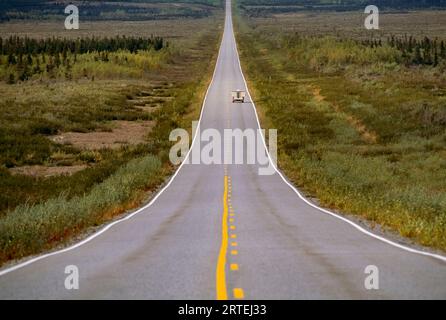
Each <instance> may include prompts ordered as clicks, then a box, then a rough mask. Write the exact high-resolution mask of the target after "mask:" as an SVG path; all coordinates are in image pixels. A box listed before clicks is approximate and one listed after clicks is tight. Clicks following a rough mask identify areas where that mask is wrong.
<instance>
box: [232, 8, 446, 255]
mask: <svg viewBox="0 0 446 320" xmlns="http://www.w3.org/2000/svg"><path fill="white" fill-rule="evenodd" d="M231 17H232V15H231ZM231 22H232V18H231ZM232 35H233V38H234V43H235V48H236V54H237V61H238V66H239V68H240V73H241V74H242V78H243V82H244V83H245V87H246V92H247V93H248V97H249V100H250V101H251V107H252V108H253V109H254V114H255V116H256V119H257V125H258V127H259V129H260V128H261V126H260V121H259V116H258V115H257V110H256V105H255V103H254V100H253V99H252V97H251V94H250V92H249V89H248V84H247V82H246V79H245V76H244V74H243V70H242V66H241V64H240V57H239V54H238V48H237V41H236V40H235V35H234V32H233V33H232ZM260 134H261V136H262V140H263V146H264V148H265V150H266V153H267V154H268V159H269V161H270V163H271V164H272V166H273V168H274V170H275V171H276V172H277V173H278V174H279V176H280V177H281V178H282V180H283V181H284V182H285V183H286V184H287V185H288V186H289V187H290V188H291V189H292V190H293V191H294V192H295V193H296V194H297V195H298V196H299V198H300V199H302V200H303V201H304V202H305V203H306V204H308V205H309V206H311V207H313V208H315V209H317V210H319V211H322V212H324V213H326V214H329V215H331V216H333V217H335V218H337V219H340V220H342V221H344V222H346V223H348V224H349V225H351V226H353V227H354V228H356V229H357V230H359V231H361V232H362V233H365V234H366V235H368V236H370V237H372V238H375V239H377V240H380V241H382V242H385V243H387V244H390V245H391V246H394V247H397V248H399V249H402V250H405V251H408V252H412V253H416V254H420V255H423V256H428V257H431V258H435V259H439V260H441V261H443V262H446V257H445V256H442V255H439V254H435V253H430V252H426V251H420V250H416V249H413V248H410V247H407V246H404V245H402V244H399V243H396V242H393V241H391V240H389V239H386V238H384V237H381V236H379V235H377V234H374V233H372V232H370V231H368V230H366V229H364V228H363V227H361V226H360V225H358V224H356V223H354V222H353V221H351V220H349V219H347V218H345V217H343V216H340V215H338V214H336V213H334V212H332V211H329V210H327V209H324V208H321V207H318V206H317V205H315V204H313V203H311V202H310V201H308V200H307V199H306V198H305V197H304V196H303V195H302V194H301V193H300V192H299V191H298V190H297V189H296V187H294V186H293V185H292V184H291V183H290V182H289V181H288V180H287V179H286V178H285V177H284V175H283V174H282V173H281V172H280V170H279V169H277V167H276V164H275V163H274V161H273V160H272V159H271V155H270V154H269V151H268V148H267V146H266V142H265V137H264V136H263V133H262V131H260Z"/></svg>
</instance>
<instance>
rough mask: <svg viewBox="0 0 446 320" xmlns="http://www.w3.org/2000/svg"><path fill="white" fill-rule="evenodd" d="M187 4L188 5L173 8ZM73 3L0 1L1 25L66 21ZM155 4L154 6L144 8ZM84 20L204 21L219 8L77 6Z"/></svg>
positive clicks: (214, 2)
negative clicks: (20, 21)
mask: <svg viewBox="0 0 446 320" xmlns="http://www.w3.org/2000/svg"><path fill="white" fill-rule="evenodd" d="M178 2H180V3H181V2H185V3H187V4H188V5H181V6H177V5H173V4H174V3H178ZM70 3H71V2H70V1H49V0H0V22H1V21H8V20H14V19H39V20H42V19H63V18H65V16H66V14H65V13H64V9H65V7H66V6H67V5H68V4H70ZM144 3H152V4H154V5H153V6H145V5H144ZM76 5H77V6H78V8H79V15H80V17H81V18H82V19H83V20H156V19H178V18H203V17H207V16H209V15H211V14H212V9H213V8H215V7H216V6H220V1H219V0H183V1H173V0H131V1H116V0H113V1H82V2H79V3H76Z"/></svg>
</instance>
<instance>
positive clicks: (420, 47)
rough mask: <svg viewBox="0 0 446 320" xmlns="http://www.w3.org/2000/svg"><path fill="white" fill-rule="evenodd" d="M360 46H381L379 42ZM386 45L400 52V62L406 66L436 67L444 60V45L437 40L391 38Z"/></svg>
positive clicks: (445, 52)
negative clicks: (401, 59)
mask: <svg viewBox="0 0 446 320" xmlns="http://www.w3.org/2000/svg"><path fill="white" fill-rule="evenodd" d="M362 44H363V45H366V46H370V47H372V48H373V47H381V46H382V45H383V43H382V41H381V40H364V41H362ZM387 44H388V45H390V46H391V47H392V48H396V49H397V50H399V51H401V52H402V58H403V61H402V62H403V63H406V64H417V65H420V64H422V65H432V66H437V65H438V64H439V62H440V61H441V60H446V44H445V43H444V41H438V39H433V40H432V39H430V38H428V37H424V39H423V40H417V39H415V38H414V37H412V36H409V37H408V36H404V37H395V36H391V37H389V38H388V39H387Z"/></svg>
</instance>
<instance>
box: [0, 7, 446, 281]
mask: <svg viewBox="0 0 446 320" xmlns="http://www.w3.org/2000/svg"><path fill="white" fill-rule="evenodd" d="M231 5H232V4H231ZM226 17H227V16H226V10H225V22H224V23H225V26H226ZM231 27H232V38H233V41H234V44H235V48H236V50H235V51H236V55H237V62H238V66H239V69H240V73H241V75H242V78H243V82H244V83H245V88H246V92H247V93H248V96H249V99H250V101H251V106H252V108H253V110H254V114H255V116H256V120H257V126H258V128H261V126H260V121H259V117H258V114H257V110H256V106H255V103H254V101H253V100H252V97H251V94H250V92H249V89H248V84H247V82H246V79H245V76H244V74H243V71H242V67H241V64H240V57H239V54H238V49H237V42H236V41H235V36H234V30H233V21H232V7H231ZM226 32H227V31H226V28H225V29H224V31H223V35H222V39H221V41H220V48H219V50H218V56H217V60H216V62H215V67H214V72H213V74H212V79H211V82H210V83H209V86H208V88H207V90H206V94H205V96H204V100H203V103H202V107H201V112H200V118H199V120H198V124H197V130H196V131H195V135H194V137H193V139H192V144H191V147H190V149H189V150H188V152H187V154H186V157H185V158H184V160H183V161H182V162H181V164H180V166H179V167H178V168H177V170H176V171H175V173H174V174H173V176H172V177H171V178H170V180H169V182H168V183H167V184H166V185H165V186H164V187H163V188H162V189H161V190H160V191H159V192H158V194H157V195H156V196H155V197H154V198H153V199H152V200H151V201H150V202H149V203H148V204H146V205H145V206H143V207H141V208H139V209H138V210H136V211H135V212H133V213H131V214H129V215H127V216H125V217H124V218H122V219H119V220H116V221H114V222H112V223H110V224H108V225H106V226H105V227H103V228H102V229H101V230H99V231H98V232H96V233H94V234H92V235H91V236H89V237H87V238H86V239H84V240H82V241H80V242H78V243H76V244H74V245H72V246H70V247H68V248H65V249H61V250H57V251H54V252H50V253H47V254H43V255H41V256H38V257H35V258H32V259H29V260H27V261H24V262H22V263H19V264H17V265H15V266H12V267H9V268H6V269H4V270H1V271H0V276H3V275H5V274H8V273H10V272H12V271H15V270H18V269H21V268H23V267H25V266H27V265H30V264H32V263H34V262H37V261H39V260H42V259H45V258H48V257H51V256H54V255H58V254H61V253H64V252H68V251H71V250H74V249H76V248H78V247H80V246H82V245H84V244H86V243H88V242H90V241H91V240H93V239H95V238H96V237H98V236H100V235H101V234H103V233H104V232H106V231H107V230H109V229H110V228H111V227H113V226H114V225H116V224H118V223H120V222H123V221H125V220H128V219H130V218H132V217H133V216H135V215H137V214H138V213H140V212H141V211H143V210H145V209H147V208H149V207H150V206H151V205H152V204H153V203H154V202H155V201H156V200H157V199H158V197H159V196H160V195H161V194H162V193H163V192H164V191H165V190H166V189H167V188H168V187H169V186H170V184H171V183H172V182H173V180H174V179H175V177H176V176H177V175H178V172H179V171H180V170H181V168H182V167H183V165H184V164H185V163H186V160H187V159H188V157H189V154H190V152H191V150H192V148H193V146H194V143H195V140H196V137H197V135H198V132H199V131H200V130H199V129H200V125H201V119H202V117H203V112H204V107H205V105H206V100H207V96H208V93H209V89H210V88H211V87H212V84H213V82H214V77H215V74H216V71H217V67H218V63H219V60H220V54H221V50H222V44H223V40H224V35H225V33H226ZM261 135H262V140H263V145H264V148H265V150H266V152H267V154H268V159H269V161H270V162H271V164H272V166H273V168H274V170H275V171H276V172H277V173H278V174H279V176H280V177H281V178H282V180H283V181H284V182H285V183H286V184H287V185H288V186H289V187H290V188H291V189H292V190H293V191H294V192H295V193H296V194H297V195H298V196H299V198H300V199H301V200H303V201H304V202H305V203H306V204H308V205H309V206H311V207H313V208H315V209H317V210H319V211H321V212H324V213H326V214H329V215H331V216H333V217H335V218H337V219H340V220H342V221H344V222H346V223H348V224H350V225H351V226H353V227H354V228H356V229H357V230H359V231H361V232H362V233H364V234H366V235H368V236H370V237H372V238H375V239H377V240H380V241H382V242H385V243H387V244H389V245H392V246H394V247H396V248H399V249H402V250H405V251H408V252H412V253H416V254H419V255H423V256H428V257H431V258H435V259H438V260H441V261H443V262H446V257H445V256H441V255H439V254H434V253H430V252H425V251H420V250H416V249H413V248H410V247H407V246H404V245H401V244H398V243H396V242H393V241H391V240H388V239H386V238H383V237H381V236H378V235H376V234H374V233H372V232H370V231H368V230H366V229H364V228H362V227H361V226H359V225H358V224H356V223H354V222H353V221H350V220H349V219H347V218H345V217H342V216H340V215H338V214H336V213H334V212H331V211H329V210H326V209H323V208H321V207H318V206H317V205H315V204H313V203H311V202H310V201H308V200H307V199H306V198H305V197H304V196H303V195H302V194H301V193H300V192H299V191H298V190H297V189H296V188H295V187H294V186H293V185H291V184H290V183H289V182H288V181H287V179H286V178H285V177H284V176H283V175H282V173H281V172H280V171H279V170H278V169H277V167H276V165H275V163H274V162H273V161H272V159H271V155H270V154H269V152H268V148H267V146H266V143H265V137H264V136H263V134H261Z"/></svg>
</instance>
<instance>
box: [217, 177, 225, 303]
mask: <svg viewBox="0 0 446 320" xmlns="http://www.w3.org/2000/svg"><path fill="white" fill-rule="evenodd" d="M227 201H228V176H227V175H225V178H224V192H223V217H222V228H221V246H220V253H219V255H218V261H217V271H216V291H217V300H227V299H228V291H227V289H226V255H227V252H228V202H227Z"/></svg>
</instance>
